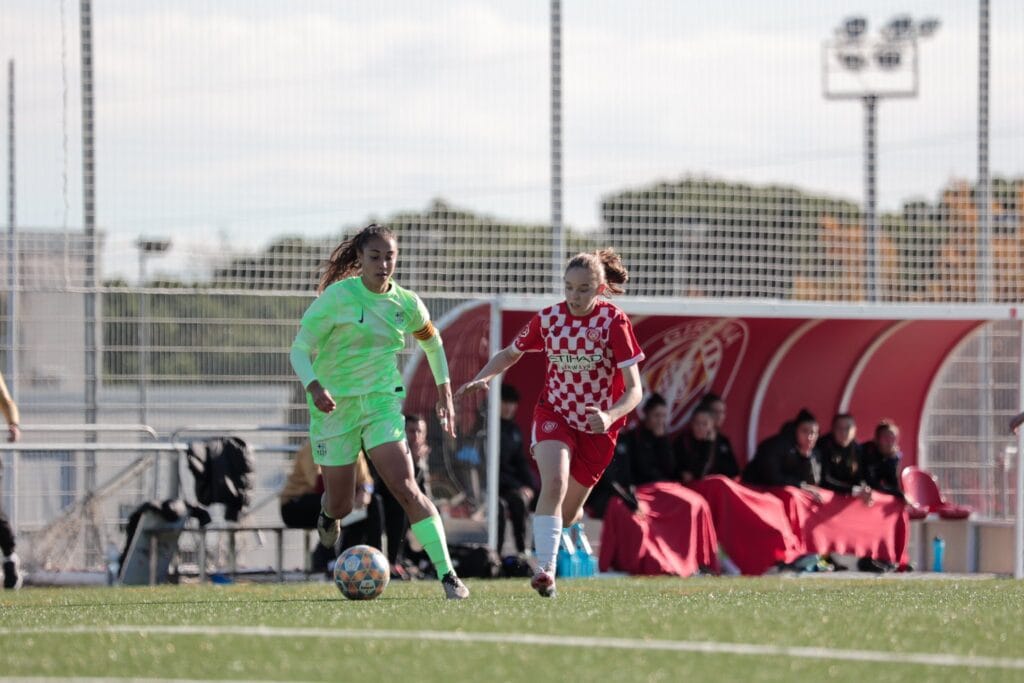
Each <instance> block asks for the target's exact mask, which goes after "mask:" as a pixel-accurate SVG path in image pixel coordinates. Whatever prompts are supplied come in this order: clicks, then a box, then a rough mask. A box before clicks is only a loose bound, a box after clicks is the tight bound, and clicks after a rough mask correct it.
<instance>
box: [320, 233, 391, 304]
mask: <svg viewBox="0 0 1024 683" xmlns="http://www.w3.org/2000/svg"><path fill="white" fill-rule="evenodd" d="M376 237H379V238H381V239H385V240H392V241H394V240H395V234H394V233H393V232H391V230H390V229H389V228H387V227H385V226H383V225H377V224H376V223H371V224H370V225H367V226H366V227H365V228H363V229H362V230H360V231H359V232H357V233H356V234H355V235H353V236H352V237H350V238H349V239H347V240H345V241H344V242H342V243H341V244H339V245H338V246H337V247H335V248H334V251H332V252H331V256H330V258H328V259H327V261H326V263H324V272H323V274H322V275H321V276H320V285H319V286H318V287H317V289H316V291H317V294H320V293H322V292H323V291H324V290H325V289H327V288H328V287H330V286H331V285H333V284H334V283H335V282H337V281H338V280H343V279H344V278H346V277H348V276H349V275H358V274H359V273H360V272H362V265H361V264H360V263H359V252H361V251H362V250H363V249H364V248H365V247H366V243H367V242H369V241H370V240H372V239H374V238H376Z"/></svg>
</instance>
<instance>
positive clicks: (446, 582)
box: [441, 572, 469, 600]
mask: <svg viewBox="0 0 1024 683" xmlns="http://www.w3.org/2000/svg"><path fill="white" fill-rule="evenodd" d="M441 585H442V586H444V597H445V598H446V599H448V600H465V599H466V598H468V597H469V589H468V588H466V584H464V583H462V579H460V578H459V577H457V576H456V575H455V572H448V573H447V574H445V575H444V578H443V579H441Z"/></svg>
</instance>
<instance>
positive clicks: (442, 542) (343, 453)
mask: <svg viewBox="0 0 1024 683" xmlns="http://www.w3.org/2000/svg"><path fill="white" fill-rule="evenodd" d="M397 261H398V243H397V241H396V239H395V235H394V233H392V232H391V231H390V230H389V229H388V228H386V227H383V226H380V225H369V226H367V227H365V228H363V229H362V230H361V231H360V232H359V233H357V234H356V235H355V236H354V237H352V238H351V239H349V240H345V241H344V242H342V243H341V244H340V245H338V247H337V248H335V250H334V251H333V252H332V253H331V257H330V260H329V261H328V265H327V268H326V270H325V272H324V274H323V276H322V277H321V278H320V287H319V289H318V292H319V296H318V297H317V298H316V300H315V301H313V303H312V304H310V306H309V308H308V309H306V312H305V314H304V315H303V316H302V323H301V325H300V327H299V333H298V335H296V337H295V342H294V343H293V344H292V349H291V356H290V358H291V363H292V368H294V369H295V374H297V375H298V376H299V379H300V380H302V385H303V386H304V387H306V392H307V393H306V399H307V403H308V404H309V415H310V419H309V433H310V441H311V443H312V445H313V459H314V460H315V461H316V463H317V464H319V465H320V466H321V467H322V469H323V477H324V495H323V509H322V510H321V512H320V517H319V519H318V520H317V531H318V532H319V535H320V542H321V543H322V544H323V545H325V546H327V547H328V548H332V549H333V548H334V546H335V544H336V543H337V541H338V536H339V534H340V532H341V523H340V521H339V520H340V519H341V518H342V517H344V516H345V515H347V514H348V513H349V512H350V511H351V510H352V500H353V497H354V495H355V466H354V464H355V462H356V458H357V457H358V455H359V451H360V450H364V451H365V452H366V453H367V454H368V455H369V456H370V459H371V460H372V461H373V464H374V466H375V467H376V468H377V471H378V472H379V473H380V476H381V477H382V478H383V480H384V482H385V483H386V484H387V487H388V488H389V489H390V490H391V492H392V493H393V494H394V495H395V498H397V499H398V502H399V503H400V504H401V505H402V508H403V509H404V510H405V513H406V514H407V515H408V516H409V521H410V523H411V528H412V532H413V534H415V536H416V538H417V540H419V542H420V543H421V544H422V545H423V548H424V549H425V550H426V551H427V554H428V555H429V556H430V560H431V562H433V563H434V567H435V569H436V570H437V576H438V577H439V578H440V579H441V584H442V585H443V586H444V592H445V596H446V597H447V598H448V599H450V600H461V599H463V598H467V597H469V590H468V589H467V588H466V586H465V585H464V584H463V583H462V581H461V580H460V579H459V577H458V576H456V574H455V572H454V571H453V569H452V563H451V558H450V557H449V555H448V544H447V540H446V539H445V534H444V528H443V527H442V525H441V517H440V516H439V515H438V514H437V508H435V507H434V504H433V503H432V502H431V501H430V499H429V498H427V497H426V496H425V495H423V493H421V492H420V489H419V487H418V486H417V485H416V480H415V479H414V477H413V466H412V458H411V456H410V455H409V448H408V446H407V445H406V442H405V418H404V416H403V415H402V399H403V398H404V396H405V387H404V386H403V385H402V377H401V375H400V374H399V372H398V363H397V359H396V355H397V354H398V352H399V351H401V350H402V349H403V348H405V333H406V332H408V333H411V334H412V335H413V336H414V337H415V338H416V341H418V342H419V344H420V346H421V347H422V348H423V351H424V353H425V354H426V356H427V362H428V363H429V364H430V370H431V372H432V373H433V375H434V380H435V381H436V382H437V392H438V402H437V416H438V419H439V420H440V421H441V427H442V428H443V429H444V430H445V431H446V432H447V433H448V434H450V435H452V436H455V427H454V421H453V420H452V415H453V412H454V410H453V408H452V390H451V381H450V379H449V376H448V361H447V360H446V358H445V355H444V347H443V346H442V345H441V336H440V334H439V333H438V331H437V330H436V329H435V328H434V326H433V324H432V323H431V322H430V314H429V313H428V312H427V308H426V306H424V305H423V302H422V301H421V300H420V298H419V297H418V296H416V294H414V293H413V292H411V291H409V290H407V289H403V288H402V287H399V286H398V284H397V283H396V282H394V281H393V280H392V279H391V276H392V275H393V274H394V272H395V265H396V263H397ZM314 352H315V355H316V357H315V359H314V358H313V357H312V356H313V355H314Z"/></svg>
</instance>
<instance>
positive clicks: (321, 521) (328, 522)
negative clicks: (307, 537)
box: [316, 510, 341, 551]
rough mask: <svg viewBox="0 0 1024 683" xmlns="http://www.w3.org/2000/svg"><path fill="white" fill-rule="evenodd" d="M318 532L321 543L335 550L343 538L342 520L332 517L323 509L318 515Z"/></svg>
mask: <svg viewBox="0 0 1024 683" xmlns="http://www.w3.org/2000/svg"><path fill="white" fill-rule="evenodd" d="M316 533H317V535H318V536H319V537H320V545H322V546H324V547H325V548H330V549H331V550H332V551H333V550H334V549H335V547H336V546H337V545H338V539H339V538H341V520H340V519H331V518H330V517H328V516H327V515H325V514H324V511H323V510H321V511H320V514H319V515H317V517H316Z"/></svg>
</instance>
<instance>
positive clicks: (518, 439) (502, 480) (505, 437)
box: [498, 384, 537, 555]
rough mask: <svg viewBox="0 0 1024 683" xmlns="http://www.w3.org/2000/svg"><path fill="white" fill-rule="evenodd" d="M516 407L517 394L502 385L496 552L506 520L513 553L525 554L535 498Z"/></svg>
mask: <svg viewBox="0 0 1024 683" xmlns="http://www.w3.org/2000/svg"><path fill="white" fill-rule="evenodd" d="M518 408H519V392H518V391H517V390H516V388H515V387H514V386H512V385H511V384H502V385H501V438H500V446H499V449H498V453H499V456H498V458H499V468H498V500H499V502H500V504H501V513H500V514H499V515H498V549H499V550H500V549H501V547H502V545H504V542H505V526H506V521H505V518H506V517H508V520H509V521H510V522H511V523H512V540H513V542H514V543H515V547H516V552H518V553H519V554H520V555H522V554H523V553H525V552H526V519H527V517H528V516H529V514H530V508H531V506H532V504H533V502H534V500H536V498H537V485H536V483H534V480H533V472H532V471H531V470H530V463H529V461H527V459H526V453H525V450H524V448H523V432H522V430H521V429H519V424H518V423H517V422H516V420H515V416H516V410H517V409H518Z"/></svg>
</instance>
